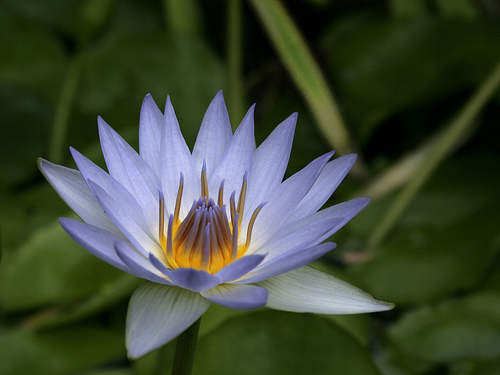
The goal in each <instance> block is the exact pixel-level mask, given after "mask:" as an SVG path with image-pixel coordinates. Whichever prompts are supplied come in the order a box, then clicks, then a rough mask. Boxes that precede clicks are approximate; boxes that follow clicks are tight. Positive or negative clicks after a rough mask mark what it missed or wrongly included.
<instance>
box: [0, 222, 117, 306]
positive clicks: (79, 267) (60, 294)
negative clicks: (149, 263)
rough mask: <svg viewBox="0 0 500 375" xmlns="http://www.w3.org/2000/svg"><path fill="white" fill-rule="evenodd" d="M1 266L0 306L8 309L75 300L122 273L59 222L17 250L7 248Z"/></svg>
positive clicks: (31, 237) (40, 232) (42, 230)
mask: <svg viewBox="0 0 500 375" xmlns="http://www.w3.org/2000/svg"><path fill="white" fill-rule="evenodd" d="M0 267H1V268H0V270H1V272H0V305H1V306H2V307H3V308H4V309H6V310H24V309H29V308H34V307H37V306H40V305H44V304H48V303H54V302H69V301H73V300H75V299H77V298H81V297H83V296H87V295H89V294H91V293H93V292H95V291H96V290H98V289H100V288H102V287H103V286H104V285H106V284H107V283H110V282H111V281H112V280H114V279H116V278H117V277H119V276H120V275H122V272H121V271H119V270H117V269H115V268H114V267H112V266H110V265H108V264H107V263H105V262H103V261H102V260H100V259H98V258H96V257H94V256H93V255H91V254H90V253H88V252H87V251H86V250H84V249H82V248H81V247H80V246H79V245H78V244H76V242H74V241H73V240H72V239H71V238H70V237H69V236H68V235H67V234H66V233H65V232H64V230H63V229H62V228H61V227H60V225H59V223H58V222H57V221H56V222H53V223H52V224H50V225H48V226H45V227H42V228H40V229H38V230H37V231H35V232H34V233H33V234H32V236H30V237H29V239H28V240H27V241H26V243H25V244H24V245H22V246H21V247H20V248H19V249H17V250H16V251H12V250H11V251H5V254H4V260H3V262H2V264H1V265H0Z"/></svg>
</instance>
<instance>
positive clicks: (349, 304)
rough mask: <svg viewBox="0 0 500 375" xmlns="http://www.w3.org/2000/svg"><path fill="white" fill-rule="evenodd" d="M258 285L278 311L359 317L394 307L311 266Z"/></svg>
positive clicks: (270, 305)
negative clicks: (360, 314) (263, 289)
mask: <svg viewBox="0 0 500 375" xmlns="http://www.w3.org/2000/svg"><path fill="white" fill-rule="evenodd" d="M257 285H260V286H262V287H264V288H266V289H267V291H268V292H269V297H268V299H267V304H266V306H267V307H269V308H271V309H275V310H283V311H293V312H310V313H316V314H359V313H367V312H375V311H385V310H390V309H392V308H393V307H394V306H393V305H392V304H390V303H387V302H383V301H379V300H376V299H375V298H373V297H372V296H370V295H369V294H368V293H365V292H363V291H362V290H360V289H358V288H356V287H355V286H352V285H350V284H348V283H346V282H345V281H342V280H339V279H337V278H336V277H334V276H331V275H328V274H326V273H324V272H321V271H318V270H316V269H314V268H311V267H308V266H306V267H302V268H299V269H296V270H293V271H290V272H287V273H284V274H282V275H279V276H276V277H273V278H271V279H268V280H265V281H261V282H259V283H258V284H257Z"/></svg>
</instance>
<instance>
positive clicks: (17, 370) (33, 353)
mask: <svg viewBox="0 0 500 375" xmlns="http://www.w3.org/2000/svg"><path fill="white" fill-rule="evenodd" d="M124 340H125V338H124V333H123V331H117V332H115V331H112V330H109V329H107V330H104V329H100V328H96V327H93V326H84V325H81V326H78V327H68V328H60V329H57V330H44V331H39V332H34V331H29V330H17V331H11V332H4V333H3V334H2V336H0V363H1V364H2V365H1V366H0V375H12V374H16V375H32V374H37V375H59V374H60V375H65V374H70V373H80V372H81V371H82V370H87V369H91V368H93V367H97V366H102V365H103V364H105V363H109V362H111V361H115V360H117V359H119V358H121V357H123V356H125V344H124Z"/></svg>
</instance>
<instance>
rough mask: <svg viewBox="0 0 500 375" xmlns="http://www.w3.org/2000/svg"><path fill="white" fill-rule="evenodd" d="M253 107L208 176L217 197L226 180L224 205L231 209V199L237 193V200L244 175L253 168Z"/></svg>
mask: <svg viewBox="0 0 500 375" xmlns="http://www.w3.org/2000/svg"><path fill="white" fill-rule="evenodd" d="M254 107H255V106H252V107H251V108H250V109H249V110H248V112H247V114H246V116H245V118H244V119H243V120H242V121H241V124H240V126H238V129H236V131H235V133H234V136H233V137H232V138H231V142H230V143H229V146H228V148H227V150H226V153H225V154H224V156H223V157H222V159H221V161H220V163H219V165H218V166H217V167H216V168H215V170H214V173H213V174H212V176H208V178H209V181H208V184H209V190H210V194H212V195H216V194H217V192H218V190H219V187H220V183H221V181H222V180H224V203H225V204H227V205H228V207H229V197H230V196H231V193H232V192H233V191H236V198H238V194H239V192H240V190H241V184H242V182H243V175H244V174H245V172H248V173H250V171H251V168H252V156H253V152H254V150H255V139H254V134H253V129H254V118H253V112H254Z"/></svg>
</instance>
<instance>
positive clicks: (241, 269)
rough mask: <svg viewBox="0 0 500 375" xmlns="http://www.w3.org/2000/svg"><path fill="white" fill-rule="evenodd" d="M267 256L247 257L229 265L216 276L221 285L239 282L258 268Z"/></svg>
mask: <svg viewBox="0 0 500 375" xmlns="http://www.w3.org/2000/svg"><path fill="white" fill-rule="evenodd" d="M265 257H266V256H265V255H247V256H244V257H242V258H240V259H238V260H237V261H235V262H233V263H231V264H229V265H227V266H226V267H224V268H223V269H221V270H220V271H219V272H217V273H216V274H215V276H217V277H218V278H219V279H220V282H221V283H226V282H229V281H233V280H237V279H239V278H240V277H242V276H244V275H246V274H247V273H248V272H250V271H251V270H253V269H254V268H255V267H257V266H258V265H259V264H260V263H261V262H262V261H263V260H264V258H265Z"/></svg>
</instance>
